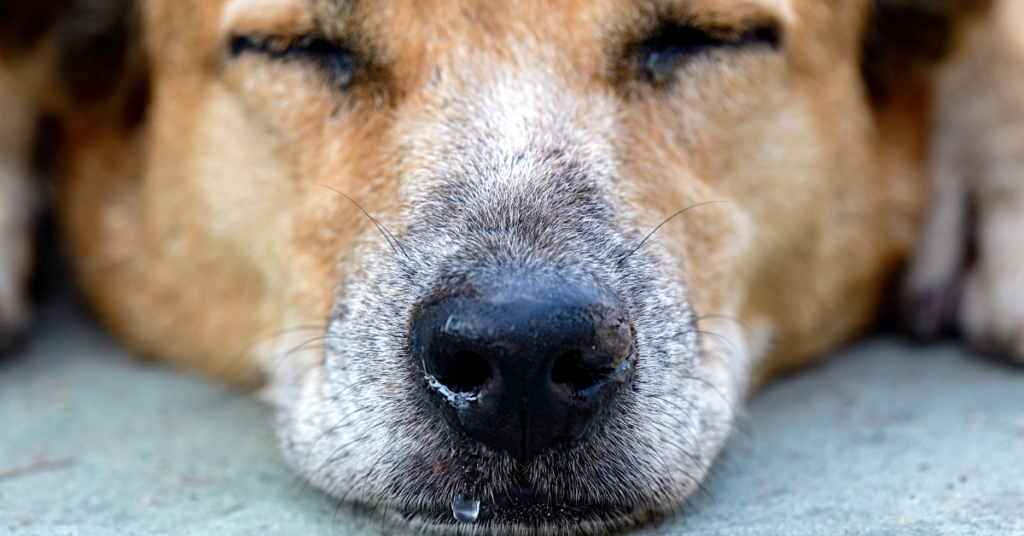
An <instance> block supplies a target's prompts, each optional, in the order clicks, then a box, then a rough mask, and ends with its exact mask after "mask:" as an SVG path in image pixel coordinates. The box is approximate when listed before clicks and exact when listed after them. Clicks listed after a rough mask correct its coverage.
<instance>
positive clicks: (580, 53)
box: [0, 0, 1024, 534]
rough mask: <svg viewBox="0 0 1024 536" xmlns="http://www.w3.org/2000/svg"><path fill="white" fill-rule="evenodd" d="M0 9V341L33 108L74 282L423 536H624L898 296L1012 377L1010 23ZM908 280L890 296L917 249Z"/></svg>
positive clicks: (145, 1) (437, 10) (676, 499)
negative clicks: (753, 411) (249, 396)
mask: <svg viewBox="0 0 1024 536" xmlns="http://www.w3.org/2000/svg"><path fill="white" fill-rule="evenodd" d="M27 4H28V3H26V2H15V1H14V0H3V1H0V32H2V33H0V188H2V191H3V194H2V196H0V251H2V258H0V262H2V264H0V328H2V329H3V332H4V334H5V336H11V335H12V334H14V333H17V332H18V330H19V329H21V328H23V327H24V326H25V324H26V322H27V321H28V317H29V315H28V308H27V307H26V304H25V300H24V297H23V294H24V286H25V282H24V281H25V278H26V274H27V273H28V271H29V269H30V268H29V267H30V265H31V251H30V250H29V246H28V244H29V239H28V236H29V227H30V225H29V223H30V221H31V213H32V206H33V202H32V196H31V195H30V193H31V191H32V189H33V187H32V184H31V181H30V180H29V177H30V176H32V174H33V171H32V166H31V163H32V159H31V158H30V157H31V155H33V154H35V153H34V150H33V147H32V144H33V140H35V139H37V138H38V128H37V127H38V125H40V118H45V119H46V121H45V123H46V124H48V125H49V127H48V129H47V132H48V135H47V136H46V137H45V139H46V140H48V142H47V144H46V150H47V152H48V154H49V155H50V158H51V160H52V161H53V162H54V163H55V166H56V169H57V172H56V176H57V183H58V184H57V188H56V191H57V212H58V215H59V218H58V219H59V221H60V223H61V227H62V228H63V230H64V236H65V238H66V240H67V243H68V244H69V248H70V250H71V253H72V257H73V261H74V265H75V273H76V275H77V279H78V281H79V283H80V285H81V288H82V289H83V291H84V292H85V293H86V294H87V295H88V297H89V298H90V299H91V302H92V303H93V305H94V306H95V308H96V310H97V311H98V312H99V313H100V315H101V316H102V317H103V318H104V319H105V321H106V322H107V323H108V325H109V326H110V328H111V329H112V330H114V331H115V332H116V333H117V334H119V335H120V336H121V337H122V338H123V339H124V340H125V341H126V342H127V343H128V344H130V345H131V346H133V347H134V348H135V349H136V350H137V351H138V353H139V354H141V355H144V356H155V357H160V358H162V359H166V360H168V361H172V362H174V363H177V364H179V365H181V366H184V367H189V368H192V369H195V370H199V371H203V372H205V373H208V374H211V375H214V376H216V377H219V378H222V379H224V380H226V381H230V382H235V383H238V384H243V385H250V386H262V391H261V393H262V394H263V395H265V397H266V398H267V399H268V400H269V401H270V402H271V403H272V404H273V405H274V406H275V407H276V408H277V414H278V422H277V427H278V432H279V436H280V442H281V447H282V450H283V451H284V454H285V456H286V457H287V459H288V460H289V462H290V463H291V464H292V465H293V466H294V467H295V469H296V470H297V471H298V472H300V473H301V474H302V475H303V476H304V477H305V478H307V479H308V480H309V481H311V482H312V483H313V484H315V485H316V486H319V487H320V488H322V489H324V490H326V491H327V492H329V493H331V494H334V495H336V496H337V497H338V498H340V499H342V500H344V501H350V502H354V503H362V504H366V505H371V506H373V507H374V510H375V511H377V512H386V515H387V516H388V518H389V519H396V520H400V521H401V522H402V523H405V524H407V525H409V526H412V527H418V528H421V529H424V530H429V531H442V532H445V531H447V532H456V533H481V534H484V533H486V534H561V533H572V532H601V531H606V530H612V529H616V528H621V527H626V526H630V525H633V524H637V523H643V522H644V521H646V520H648V519H650V518H652V517H654V516H658V515H659V514H662V513H665V512H671V511H673V510H674V509H677V508H678V507H679V506H680V505H681V504H682V503H683V502H684V501H685V500H686V498H687V497H688V496H689V495H690V494H691V493H693V491H694V490H695V489H696V488H698V486H699V485H700V483H701V479H702V478H703V477H704V475H705V474H706V472H707V471H708V467H709V465H710V464H711V463H712V461H713V460H714V458H715V455H716V453H717V452H718V450H719V448H720V447H721V446H722V444H723V442H724V441H725V439H726V438H727V436H728V435H729V431H730V427H731V426H732V422H733V419H734V417H735V415H736V411H737V407H738V406H739V405H741V404H742V401H743V398H744V396H745V395H746V394H747V393H749V392H750V390H751V389H753V388H754V387H755V386H756V385H758V384H759V383H760V382H762V381H764V380H765V379H767V378H770V377H771V376H772V375H774V374H777V373H779V372H781V371H784V370H786V369H790V368H793V367H797V366H801V365H803V364H806V363H808V362H810V361H812V360H813V359H815V358H816V357H817V356H820V355H821V354H823V353H824V352H827V351H828V350H830V349H834V348H836V347H837V346H838V345H840V344H842V343H843V342H844V341H847V340H849V339H850V338H851V337H853V336H855V335H857V334H859V333H862V332H863V331H864V330H865V329H867V328H868V327H870V326H871V325H872V322H873V319H874V318H876V316H877V315H878V313H879V311H880V309H881V308H883V307H887V306H889V305H892V304H893V303H894V302H900V303H902V305H903V311H904V315H905V318H906V321H907V324H908V325H909V326H910V328H911V329H912V330H913V331H914V332H915V333H917V334H918V335H920V336H922V337H923V338H931V337H934V336H936V335H939V334H941V333H943V332H945V331H946V330H948V329H956V330H959V331H961V332H962V333H964V334H966V336H967V337H968V339H969V340H970V341H972V342H973V343H975V344H977V345H981V346H982V347H984V348H985V349H987V350H990V351H992V352H995V353H998V354H1000V355H1003V356H1006V357H1007V358H1009V359H1013V360H1018V361H1021V360H1024V305H1022V304H1024V268H1022V266H1024V264H1022V263H1024V181H1022V180H1021V176H1020V175H1021V170H1022V169H1024V130H1022V129H1024V97H1022V95H1024V93H1022V92H1021V90H1022V89H1024V39H1022V38H1021V35H1022V34H1021V33H1020V32H1019V31H1016V28H1019V26H1020V24H1022V23H1024V4H1022V3H1021V2H1019V1H1018V0H993V1H992V2H988V1H983V0H973V1H972V0H879V1H877V2H874V3H872V2H870V1H869V0H585V1H581V0H565V1H558V2H544V1H538V0H516V1H507V2H504V1H503V2H497V1H495V2H487V1H479V0H449V1H433V0H430V1H412V0H379V1H372V2H371V1H366V0H202V1H200V0H138V1H136V2H132V1H129V0H47V1H42V2H34V3H32V5H31V6H29V5H27ZM908 259H910V261H909V270H906V272H905V273H907V274H909V275H906V276H905V277H906V281H905V284H903V285H902V288H903V289H904V290H903V291H902V294H900V298H899V299H893V296H894V295H896V294H897V291H896V290H895V289H896V288H898V287H900V285H899V284H898V281H897V280H898V279H899V278H900V277H901V276H900V274H901V273H903V272H902V271H901V268H902V267H904V266H905V265H907V263H908Z"/></svg>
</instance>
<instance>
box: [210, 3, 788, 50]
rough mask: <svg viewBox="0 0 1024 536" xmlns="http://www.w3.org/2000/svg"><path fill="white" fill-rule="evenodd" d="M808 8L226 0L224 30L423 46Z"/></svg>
mask: <svg viewBox="0 0 1024 536" xmlns="http://www.w3.org/2000/svg"><path fill="white" fill-rule="evenodd" d="M801 1H804V0H559V1H555V2H551V1H546V0H517V1H515V2H480V1H478V0H455V1H447V0H445V1H441V0H375V1H372V2H371V1H366V0H225V2H224V3H223V7H222V9H221V10H220V17H219V19H220V27H221V28H222V29H225V30H230V29H233V28H236V27H238V26H242V27H244V26H249V25H254V24H256V25H259V24H270V25H281V24H287V23H294V24H298V25H305V24H311V23H314V22H315V23H318V24H321V25H325V26H328V27H331V26H333V27H335V28H346V27H349V28H351V27H353V26H360V27H362V28H364V29H365V28H367V27H369V28H372V29H373V30H376V31H379V32H381V33H385V34H391V35H390V36H391V37H397V38H399V40H401V41H404V42H405V43H406V44H409V43H411V42H413V41H414V40H417V38H419V39H424V38H426V39H431V40H441V41H450V40H451V39H452V38H453V37H454V36H455V35H460V34H461V35H468V36H472V35H473V34H477V33H478V32H474V31H467V30H470V29H471V28H476V29H477V30H479V31H480V32H482V33H486V34H487V35H489V36H497V35H508V34H513V35H516V34H519V35H521V34H534V35H537V34H540V33H541V32H540V30H557V31H554V32H552V33H546V34H542V35H544V37H545V40H559V39H560V38H565V37H573V36H578V35H580V34H581V33H583V34H585V33H591V34H593V33H595V31H597V32H605V33H606V32H607V31H608V30H615V29H619V28H617V27H618V26H621V25H622V23H623V22H625V23H627V24H629V23H635V24H642V23H643V18H644V17H645V16H650V15H651V14H659V13H674V14H677V15H679V14H681V15H684V16H689V15H692V16H698V17H699V16H704V17H711V18H714V19H719V20H725V21H728V20H729V19H730V18H732V19H739V20H742V19H749V18H751V17H761V18H763V17H770V18H773V19H776V20H778V21H779V22H781V23H783V24H793V23H795V21H796V19H797V7H798V6H795V5H794V4H797V3H799V2H801Z"/></svg>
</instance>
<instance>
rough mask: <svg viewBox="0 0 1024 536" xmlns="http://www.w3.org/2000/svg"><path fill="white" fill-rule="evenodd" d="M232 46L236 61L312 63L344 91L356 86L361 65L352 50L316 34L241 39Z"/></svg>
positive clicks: (233, 40) (255, 36) (243, 37)
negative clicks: (255, 57) (256, 57)
mask: <svg viewBox="0 0 1024 536" xmlns="http://www.w3.org/2000/svg"><path fill="white" fill-rule="evenodd" d="M229 46H230V52H231V55H232V56H233V57H239V56H241V55H243V54H246V53H258V54H263V55H266V56H268V57H270V58H272V59H275V60H284V61H302V62H309V63H312V64H313V65H315V66H316V67H317V68H319V69H320V70H322V71H323V72H324V74H326V75H327V76H328V77H330V81H331V83H333V84H335V85H336V86H338V87H341V88H344V87H346V86H348V85H349V84H351V83H352V81H353V79H354V78H355V74H356V68H357V65H358V64H357V62H356V56H355V54H354V53H353V52H352V51H351V50H349V49H348V48H346V47H345V46H343V45H341V44H340V43H337V42H335V41H332V40H329V39H327V38H324V37H322V36H319V35H316V34H311V35H305V36H300V37H280V36H266V35H239V36H235V37H233V38H232V39H231V41H230V45H229Z"/></svg>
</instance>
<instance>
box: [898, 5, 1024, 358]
mask: <svg viewBox="0 0 1024 536" xmlns="http://www.w3.org/2000/svg"><path fill="white" fill-rule="evenodd" d="M1008 21H1009V22H1013V21H1018V22H1024V4H1021V3H1019V2H1016V0H1015V1H1013V2H1009V1H1006V0H1002V1H1000V2H997V6H996V7H995V8H994V9H993V12H992V13H991V15H990V19H989V20H988V21H986V22H984V23H981V24H980V25H979V26H978V27H977V28H975V30H973V31H972V32H971V33H969V34H968V35H967V39H965V43H966V45H964V46H963V48H962V50H961V51H960V52H958V53H957V54H956V55H955V56H954V57H953V58H952V59H951V60H950V62H949V64H948V65H947V66H946V67H945V68H944V70H943V72H942V73H941V76H940V77H939V79H938V91H937V95H936V101H937V106H936V117H935V125H934V128H935V137H934V138H933V143H932V149H931V161H930V170H929V172H930V175H931V183H932V193H933V199H932V205H931V212H930V214H929V216H928V220H927V222H926V224H925V229H924V233H923V235H922V239H921V242H920V244H919V248H918V252H917V254H916V257H915V259H914V260H913V263H912V265H911V269H910V272H909V277H908V281H907V285H906V287H905V294H904V300H903V301H904V306H905V307H904V318H905V320H906V323H907V325H908V326H909V327H910V329H911V331H913V332H914V333H915V334H917V335H918V336H919V337H921V338H923V339H926V340H927V339H931V338H934V337H935V336H937V335H939V334H940V333H941V332H942V331H944V330H945V329H946V328H955V329H956V330H958V331H960V332H961V333H963V334H964V335H965V336H966V337H967V338H968V340H969V341H971V343H972V344H974V345H976V346H978V347H979V348H981V349H983V350H986V351H989V352H992V353H997V354H999V355H1002V356H1008V357H1010V358H1012V359H1014V360H1016V361H1018V362H1021V363H1024V39H1021V38H1020V36H1019V35H1018V33H1019V32H1017V30H1016V28H1017V26H1018V25H1017V24H1009V23H1008Z"/></svg>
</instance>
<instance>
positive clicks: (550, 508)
mask: <svg viewBox="0 0 1024 536" xmlns="http://www.w3.org/2000/svg"><path fill="white" fill-rule="evenodd" d="M635 511H636V507H635V506H627V505H623V504H615V503H610V502H593V503H592V502H582V501H578V500H570V499H566V498H559V497H554V496H552V495H550V494H548V493H546V492H544V491H543V490H539V489H537V488H535V487H533V486H531V485H529V484H520V485H516V486H512V487H509V488H506V489H505V490H503V491H501V492H497V493H495V494H493V495H492V496H488V497H486V498H484V497H481V498H480V504H479V513H478V516H477V518H476V521H475V523H476V524H479V525H486V526H491V527H501V526H506V527H511V526H515V525H520V526H531V527H538V526H544V525H568V526H577V525H578V524H579V523H591V524H598V525H608V526H615V525H618V524H622V523H624V522H628V521H629V520H630V519H631V518H632V517H633V516H634V514H635ZM405 516H406V517H407V518H409V519H412V518H419V519H420V520H421V521H427V522H428V523H431V524H436V525H448V526H459V525H461V523H460V522H459V521H458V520H457V519H456V518H455V516H454V513H453V511H452V506H451V505H450V504H445V505H438V506H436V507H435V508H430V509H426V510H407V511H406V512H405Z"/></svg>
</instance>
